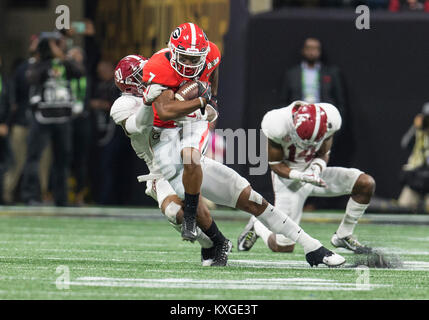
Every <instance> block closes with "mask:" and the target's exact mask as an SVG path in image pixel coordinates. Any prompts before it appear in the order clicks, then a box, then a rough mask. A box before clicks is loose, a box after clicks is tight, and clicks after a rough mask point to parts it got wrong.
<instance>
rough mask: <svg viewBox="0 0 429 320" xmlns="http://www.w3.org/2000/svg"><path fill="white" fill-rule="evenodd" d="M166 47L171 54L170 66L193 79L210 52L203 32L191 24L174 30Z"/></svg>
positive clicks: (183, 75)
mask: <svg viewBox="0 0 429 320" xmlns="http://www.w3.org/2000/svg"><path fill="white" fill-rule="evenodd" d="M168 47H169V48H170V52H171V58H170V63H171V66H172V67H173V68H174V69H175V70H176V71H177V72H178V73H179V74H180V75H181V76H182V77H186V78H194V77H196V76H197V75H198V73H200V71H201V70H202V69H203V68H204V64H205V62H206V57H207V54H208V52H209V50H210V46H209V41H208V39H207V37H206V35H205V33H204V31H203V30H201V28H200V27H198V26H197V25H196V24H193V23H191V22H189V23H184V24H181V25H180V26H178V27H177V28H176V29H174V31H173V32H172V33H171V36H170V41H169V42H168Z"/></svg>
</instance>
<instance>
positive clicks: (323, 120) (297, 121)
mask: <svg viewBox="0 0 429 320" xmlns="http://www.w3.org/2000/svg"><path fill="white" fill-rule="evenodd" d="M292 117H293V125H294V128H295V130H293V132H292V134H291V136H292V140H293V141H294V144H295V145H296V146H297V147H299V148H301V149H304V150H307V149H309V148H311V147H315V146H317V145H318V144H319V143H320V142H321V141H322V139H323V138H324V136H325V134H326V130H327V128H328V117H327V115H326V112H325V110H323V108H322V107H320V106H317V105H314V104H306V105H300V106H296V107H294V109H293V111H292Z"/></svg>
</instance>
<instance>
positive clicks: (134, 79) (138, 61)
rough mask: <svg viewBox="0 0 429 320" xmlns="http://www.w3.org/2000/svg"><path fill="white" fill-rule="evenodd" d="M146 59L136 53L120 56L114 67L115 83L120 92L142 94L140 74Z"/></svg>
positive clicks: (142, 87) (141, 74)
mask: <svg viewBox="0 0 429 320" xmlns="http://www.w3.org/2000/svg"><path fill="white" fill-rule="evenodd" d="M146 62H147V59H146V58H144V57H142V56H138V55H129V56H126V57H125V58H122V59H121V60H120V61H119V62H118V65H117V66H116V68H115V84H116V86H117V87H118V88H119V90H121V91H122V92H126V93H132V94H134V95H137V96H142V95H143V91H144V89H145V88H144V86H143V81H142V76H143V66H144V65H145V64H146Z"/></svg>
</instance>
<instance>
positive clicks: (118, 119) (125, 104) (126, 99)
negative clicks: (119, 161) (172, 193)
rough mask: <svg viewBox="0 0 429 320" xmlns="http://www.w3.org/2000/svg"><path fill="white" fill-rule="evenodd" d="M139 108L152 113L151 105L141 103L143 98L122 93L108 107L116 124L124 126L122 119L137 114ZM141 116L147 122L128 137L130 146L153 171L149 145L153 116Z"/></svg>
mask: <svg viewBox="0 0 429 320" xmlns="http://www.w3.org/2000/svg"><path fill="white" fill-rule="evenodd" d="M141 108H144V109H143V111H144V112H148V113H151V114H152V115H153V109H152V106H146V105H145V104H144V103H143V99H142V98H141V97H136V96H133V95H131V94H123V95H122V96H120V97H119V98H118V99H116V100H115V102H114V103H113V106H112V108H111V109H110V116H111V117H112V119H113V121H115V123H116V124H118V125H121V126H122V127H123V128H125V124H124V123H123V121H124V120H126V119H128V118H129V117H130V116H132V115H134V114H137V112H138V111H139V110H140V109H141ZM143 118H144V119H148V123H147V124H143V126H142V127H143V130H142V131H141V132H138V133H132V134H128V137H129V138H130V140H131V146H132V147H133V149H134V151H135V152H136V154H137V156H138V157H139V158H140V159H143V160H144V161H145V162H146V164H147V166H148V168H149V170H150V171H151V172H153V171H154V170H153V165H152V160H153V153H152V150H151V147H150V137H151V133H152V124H153V122H152V120H153V116H147V117H143ZM149 120H150V121H149Z"/></svg>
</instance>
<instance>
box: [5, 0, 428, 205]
mask: <svg viewBox="0 0 429 320" xmlns="http://www.w3.org/2000/svg"><path fill="white" fill-rule="evenodd" d="M359 4H366V5H368V6H369V7H370V9H371V16H370V19H371V20H370V23H371V28H370V29H369V30H357V29H356V27H355V20H356V18H357V16H358V14H356V13H355V11H354V10H355V7H356V6H357V5H359ZM395 4H396V5H397V6H396V7H395ZM421 4H422V7H421V10H410V9H409V8H407V7H406V5H407V1H402V2H401V1H388V0H386V1H383V0H377V1H375V0H373V1H369V0H368V1H351V0H349V1H347V0H344V1H340V0H338V1H317V0H314V1H287V0H284V1H279V0H277V1H273V0H264V1H245V0H237V1H227V0H205V1H196V0H195V1H192V0H183V1H144V0H141V1H139V0H136V1H127V2H126V4H125V3H123V2H121V1H115V0H106V1H54V0H50V1H48V0H45V1H44V0H37V1H25V0H15V1H2V2H1V6H2V8H1V9H2V10H1V12H0V27H1V29H2V30H3V39H2V41H1V47H0V54H1V56H2V60H3V74H4V76H5V77H6V78H10V79H11V78H13V77H14V76H15V75H14V72H16V67H17V66H18V65H19V64H20V62H22V61H23V60H24V59H27V58H28V47H29V43H30V37H31V36H32V35H33V36H35V35H37V34H39V33H40V32H42V31H53V30H54V26H55V19H56V17H57V15H56V14H55V9H56V7H57V6H58V5H68V6H69V7H70V9H71V11H70V13H71V21H92V22H93V26H94V27H95V34H94V35H91V36H88V35H85V34H78V33H76V32H75V33H74V35H73V36H72V37H70V39H69V41H72V43H73V46H81V47H83V49H84V51H85V55H86V61H87V63H86V68H87V70H86V71H87V79H88V82H89V83H90V84H89V85H88V87H91V83H95V82H96V81H98V80H97V64H98V62H99V61H101V60H103V61H108V62H110V63H113V64H115V63H116V62H117V61H118V60H119V59H120V58H121V57H123V56H124V55H127V54H129V53H139V54H142V55H144V56H146V57H150V56H151V54H152V53H154V52H155V51H157V50H159V49H161V48H163V47H165V46H166V42H167V40H168V37H169V34H170V32H171V30H172V29H173V28H174V27H175V26H177V25H179V24H180V23H182V22H183V21H194V22H196V23H197V24H198V25H200V26H201V27H202V28H203V30H205V31H206V33H207V35H208V37H209V39H210V40H211V41H213V42H215V43H216V44H217V45H218V46H219V48H220V49H221V50H222V54H223V59H222V63H221V66H220V89H219V96H218V98H219V103H220V108H221V109H220V110H221V116H220V118H219V122H218V125H217V128H232V129H237V128H245V129H249V128H259V126H260V120H261V118H262V116H263V114H264V113H265V112H266V111H267V110H269V109H272V108H275V107H277V106H280V105H282V104H283V105H284V104H285V103H284V102H283V101H281V100H280V98H279V96H280V91H281V85H282V83H283V77H284V74H285V71H286V70H288V69H289V68H291V67H292V66H293V65H295V64H297V63H299V61H300V58H301V57H300V50H301V47H302V45H303V42H304V40H305V39H306V38H307V37H315V38H318V39H319V40H320V41H321V43H322V50H323V56H322V59H323V61H324V62H325V63H328V64H333V65H335V66H337V67H339V70H340V71H341V76H342V79H343V83H344V88H345V90H344V91H345V93H344V96H345V97H346V99H345V101H344V103H342V104H343V105H339V106H338V107H339V108H340V109H341V110H343V111H344V114H343V118H344V126H343V129H342V131H341V133H340V134H338V137H337V140H338V142H337V145H336V146H335V147H334V152H333V161H334V163H335V164H336V165H342V166H354V167H358V168H360V169H362V170H365V171H367V172H368V173H370V174H371V175H373V176H374V177H375V179H376V182H377V190H376V197H375V200H374V203H373V209H374V210H373V211H379V210H380V209H383V208H386V207H387V208H388V210H390V211H392V210H394V211H395V210H397V208H396V206H395V205H394V202H392V201H390V199H397V198H398V196H399V193H400V191H401V187H402V185H401V182H400V173H401V168H402V166H403V165H404V164H405V163H406V162H407V158H408V156H409V153H410V152H409V150H404V149H402V148H401V146H400V141H401V137H402V136H403V135H404V134H405V132H406V131H407V129H408V128H409V127H410V125H411V124H412V122H413V119H414V116H415V115H416V114H417V113H419V112H420V109H421V106H422V105H423V104H424V103H425V102H426V101H428V97H427V86H426V84H427V82H426V81H427V78H428V69H427V52H428V49H429V48H428V44H427V41H424V39H427V38H428V33H429V28H428V24H429V13H428V12H427V10H429V9H428V5H427V1H426V2H425V1H421ZM404 8H405V9H404ZM392 11H393V12H392ZM417 11H420V12H417ZM88 91H90V90H88ZM87 95H90V93H88V92H87ZM85 107H86V108H87V109H88V110H89V112H91V111H92V108H91V107H88V106H85ZM94 121H96V120H94ZM97 134H100V133H97V132H96V133H95V134H94V135H95V136H97ZM94 135H93V136H92V137H90V136H89V135H88V139H92V140H94V139H95V140H96V139H97V138H96V137H95V138H94ZM121 142H122V143H123V144H127V141H126V140H125V139H124V140H122V141H121ZM91 146H94V141H92V144H91ZM227 147H229V148H231V147H233V146H227ZM95 149H96V148H95V147H94V148H92V151H88V152H89V154H91V156H90V157H88V158H87V162H88V163H86V164H85V165H87V166H88V171H89V173H88V179H87V180H85V184H86V186H87V189H86V191H85V201H84V203H85V204H97V203H98V204H108V205H154V202H153V201H152V200H151V199H149V198H148V197H146V196H145V195H144V188H143V187H142V186H141V185H139V184H138V183H137V182H136V179H135V176H136V175H137V174H141V173H144V172H146V168H145V166H144V165H142V163H141V162H139V161H138V159H137V158H136V157H135V156H134V154H133V152H132V150H131V147H130V146H126V145H124V146H123V148H122V149H121V150H123V156H122V159H121V161H119V160H117V159H116V160H112V161H113V162H114V163H113V164H112V165H111V167H110V168H113V169H112V170H113V171H121V172H122V174H121V176H122V177H121V178H118V179H119V180H118V179H117V180H115V183H116V187H115V188H116V189H115V188H112V189H111V190H110V191H108V192H113V193H115V194H116V195H112V196H111V199H112V201H110V202H109V201H108V202H107V203H103V201H101V200H100V201H98V199H99V197H98V196H97V195H96V194H97V191H96V190H97V189H98V188H99V186H98V184H99V183H100V181H102V180H101V177H99V176H97V173H95V171H96V170H95V169H94V170H92V169H93V168H96V167H97V165H98V164H97V163H94V162H96V161H97V159H99V155H97V154H96V151H94V150H95ZM100 152H101V151H100ZM48 163H49V162H48ZM125 164H126V165H125ZM232 167H234V168H235V169H236V170H238V171H239V172H240V173H241V174H242V175H244V176H245V177H246V178H248V179H249V180H250V181H251V182H253V183H254V185H255V186H256V188H257V189H258V190H260V192H261V193H262V194H263V195H264V196H265V197H267V198H268V199H270V200H272V192H271V182H270V177H269V173H267V174H266V175H263V176H250V175H249V168H248V167H249V164H245V165H232ZM99 174H100V173H98V175H99ZM113 174H116V173H113ZM73 179H74V178H73V172H72V174H71V179H70V187H71V188H70V190H71V191H73V185H74V184H75V182H74V180H73ZM118 181H119V182H120V183H118ZM42 183H43V179H42ZM45 185H47V186H48V187H45V189H47V192H48V196H46V195H45V199H46V198H48V199H49V182H45ZM18 187H19V186H18ZM42 196H43V195H42ZM70 199H71V203H73V193H71V196H70ZM384 199H386V201H384ZM20 200H21V199H20V194H19V188H15V194H14V201H13V203H20ZM310 202H311V201H310ZM344 203H345V202H344V201H343V200H338V199H335V200H323V201H321V200H319V201H316V202H315V206H316V207H317V208H325V209H327V208H342V207H343V205H344ZM398 210H399V211H404V210H405V211H407V210H408V209H407V208H402V209H398ZM408 211H409V210H408ZM417 211H425V208H424V207H419V208H418V209H417Z"/></svg>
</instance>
